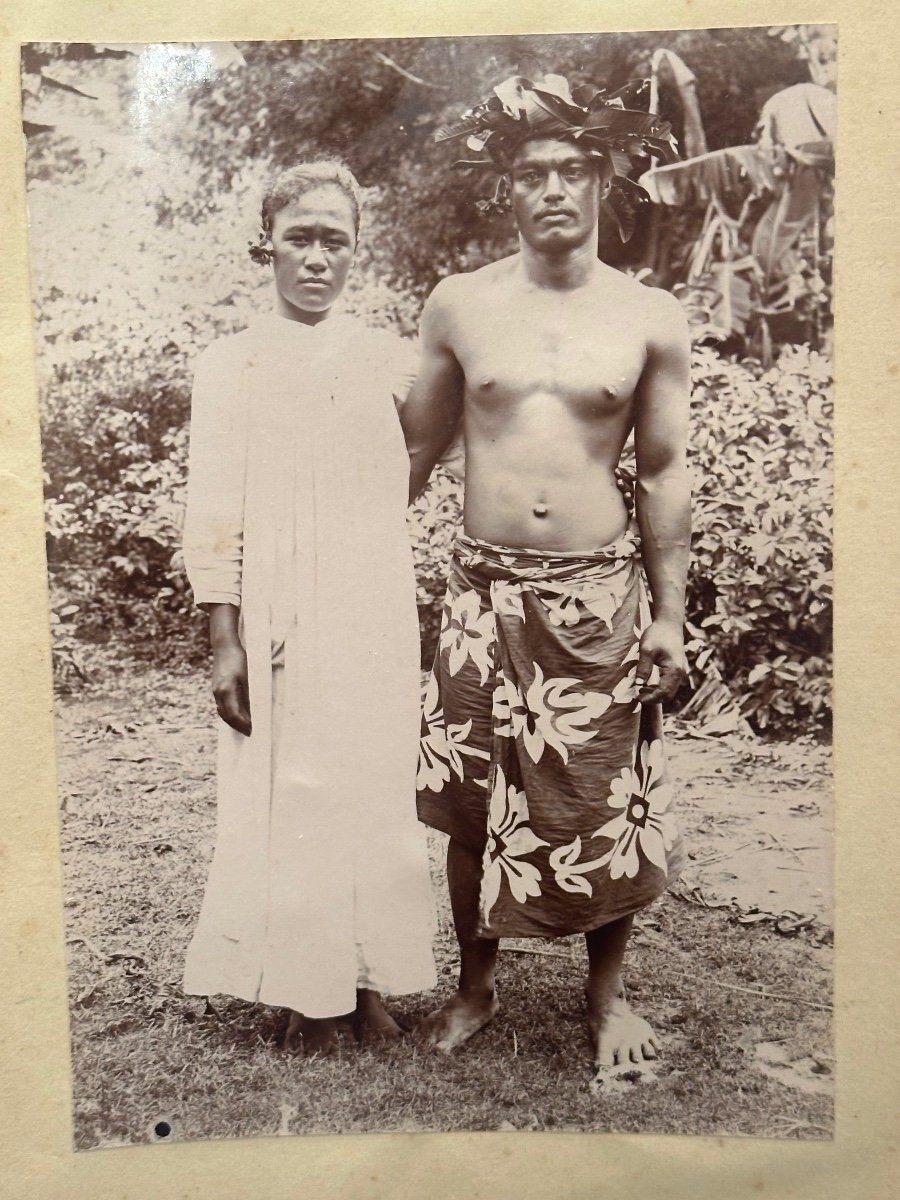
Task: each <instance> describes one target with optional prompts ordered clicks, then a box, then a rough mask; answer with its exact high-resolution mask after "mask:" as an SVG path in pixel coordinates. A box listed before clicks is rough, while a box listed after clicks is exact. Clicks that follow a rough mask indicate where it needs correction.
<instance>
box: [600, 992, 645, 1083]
mask: <svg viewBox="0 0 900 1200" xmlns="http://www.w3.org/2000/svg"><path fill="white" fill-rule="evenodd" d="M588 1031H589V1032H590V1036H591V1045H592V1047H593V1050H594V1066H595V1067H596V1068H597V1069H598V1070H609V1069H610V1068H613V1067H615V1068H620V1069H622V1068H624V1069H625V1070H627V1069H628V1068H629V1067H637V1068H640V1067H642V1066H646V1064H647V1063H648V1062H652V1061H653V1059H655V1058H656V1056H657V1053H658V1051H659V1042H658V1041H657V1039H656V1034H655V1033H654V1032H653V1030H652V1029H651V1028H650V1026H649V1025H648V1024H647V1022H646V1021H645V1020H644V1018H643V1017H639V1016H638V1015H637V1013H635V1012H632V1010H631V1009H630V1008H629V1006H628V1001H627V1000H626V999H625V996H624V995H618V996H614V997H613V998H612V999H611V1000H609V1001H608V1002H607V1003H606V1004H603V1005H601V1004H598V1003H596V1002H594V1001H593V1000H592V998H591V996H590V995H589V996H588Z"/></svg>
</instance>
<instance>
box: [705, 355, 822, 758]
mask: <svg viewBox="0 0 900 1200" xmlns="http://www.w3.org/2000/svg"><path fill="white" fill-rule="evenodd" d="M693 367H694V387H693V406H692V407H693V418H692V430H691V437H690V455H691V465H692V469H693V475H694V536H693V540H692V564H691V576H690V583H689V589H688V631H689V634H690V635H691V637H690V641H689V643H688V651H689V655H690V657H691V658H692V660H693V663H694V665H695V667H696V669H697V674H698V675H702V673H703V672H704V671H705V670H708V669H709V667H710V666H713V665H714V666H716V667H717V668H718V669H719V671H720V672H721V675H722V678H723V679H724V681H725V683H726V684H727V686H728V687H729V689H730V690H731V692H732V694H733V695H735V696H736V697H739V698H740V700H741V707H742V709H743V712H744V714H745V715H746V716H747V717H748V718H749V719H750V721H751V723H752V724H753V725H754V726H755V727H756V728H757V729H759V730H762V731H766V732H770V733H773V734H781V735H785V734H793V733H797V732H800V731H804V730H806V731H809V730H817V729H818V730H821V729H823V728H824V727H825V725H826V723H827V721H828V718H829V711H830V668H831V654H830V646H831V611H832V610H831V464H832V429H831V416H832V396H831V371H830V365H829V363H828V361H827V359H825V358H824V357H823V356H822V355H820V354H818V353H816V352H814V351H811V350H809V349H807V348H806V347H802V346H791V347H785V348H784V349H783V350H782V351H781V354H780V356H779V358H778V361H777V362H776V363H775V365H774V366H773V367H771V368H770V369H768V370H765V371H763V370H762V369H761V368H759V366H758V365H756V364H754V363H738V362H729V361H726V360H724V359H722V358H720V357H718V355H716V353H715V352H714V351H712V350H711V349H708V348H698V349H696V350H695V352H694V363H693Z"/></svg>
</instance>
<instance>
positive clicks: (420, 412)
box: [21, 25, 838, 1150]
mask: <svg viewBox="0 0 900 1200" xmlns="http://www.w3.org/2000/svg"><path fill="white" fill-rule="evenodd" d="M837 45H838V39H837V29H836V26H834V25H788V26H775V25H772V26H765V25H760V26H753V27H743V26H735V27H729V28H715V29H706V28H698V29H689V30H678V29H669V30H666V29H662V30H657V31H655V32H591V33H571V34H552V35H551V34H539V35H527V36H526V35H522V34H516V35H511V34H499V33H498V34H496V35H488V34H482V35H478V36H454V37H428V38H425V37H417V38H390V39H388V38H355V39H340V40H328V41H325V40H291V41H246V42H224V41H220V42H208V43H197V42H191V43H187V42H165V43H162V42H160V43H153V44H151V43H138V42H129V43H111V42H88V41H55V42H36V41H31V42H26V43H24V44H23V45H22V47H21V81H22V98H23V109H22V111H23V128H24V134H25V139H26V146H27V150H26V199H27V209H28V223H29V262H30V270H31V282H32V304H33V317H34V332H35V348H36V369H37V380H38V399H39V407H40V421H41V454H42V463H43V472H44V516H45V529H46V543H47V563H48V574H49V589H50V613H51V616H50V619H51V632H52V654H53V681H54V702H55V722H56V725H55V728H56V739H57V754H58V788H59V793H58V799H59V830H60V838H61V847H62V862H63V895H62V898H61V901H62V904H63V905H64V913H65V943H66V960H67V981H68V997H69V1020H70V1037H71V1062H72V1113H73V1136H74V1144H75V1147H76V1148H77V1149H78V1150H90V1149H95V1148H104V1147H117V1146H125V1145H134V1144H137V1143H144V1142H167V1141H197V1140H203V1139H213V1138H246V1137H258V1136H269V1135H276V1134H279V1135H303V1134H310V1133H316V1134H322V1133H350V1132H352V1133H363V1132H370V1131H371V1132H397V1131H406V1132H413V1131H421V1132H444V1131H475V1130H507V1131H508V1130H522V1131H529V1130H530V1131H547V1130H554V1131H569V1130H571V1131H596V1132H618V1133H645V1134H646V1133H678V1134H697V1135H743V1136H745V1137H747V1136H749V1137H755V1138H768V1139H794V1140H798V1139H799V1140H826V1141H827V1140H830V1139H831V1137H832V1132H833V1084H834V1073H835V1059H834V1050H833V1045H832V1021H831V1017H832V1011H833V1002H832V948H833V936H832V930H833V922H834V897H833V887H832V783H831V757H830V733H831V670H832V667H831V663H832V658H831V651H832V638H831V633H832V620H831V614H832V590H831V587H832V536H831V513H832V484H833V479H832V446H833V428H832V400H833V396H832V377H833V362H832V357H833V356H832V342H833V329H834V321H833V303H832V300H833V282H832V264H833V256H834V253H835V249H836V246H835V237H834V221H833V214H834V189H833V181H834V153H835V128H836V106H837V86H836V69H835V68H836V61H837ZM329 855H331V858H330V859H329V857H328V856H329Z"/></svg>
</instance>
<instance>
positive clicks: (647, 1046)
mask: <svg viewBox="0 0 900 1200" xmlns="http://www.w3.org/2000/svg"><path fill="white" fill-rule="evenodd" d="M641 1053H642V1054H643V1056H644V1058H656V1057H657V1053H656V1047H655V1046H654V1044H653V1042H644V1043H643V1045H642V1046H641Z"/></svg>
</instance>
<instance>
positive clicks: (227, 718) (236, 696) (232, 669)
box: [212, 643, 252, 737]
mask: <svg viewBox="0 0 900 1200" xmlns="http://www.w3.org/2000/svg"><path fill="white" fill-rule="evenodd" d="M212 675H213V695H214V696H215V698H216V709H217V711H218V713H219V716H220V717H221V718H222V720H223V721H224V722H225V724H226V725H230V726H231V728H232V729H236V730H237V731H238V733H242V734H244V736H245V737H249V736H250V732H251V729H252V726H251V723H250V701H249V689H248V686H247V655H246V653H245V652H244V647H243V646H241V645H240V643H236V644H233V645H228V646H217V647H216V648H215V649H214V651H213V673H212Z"/></svg>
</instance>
